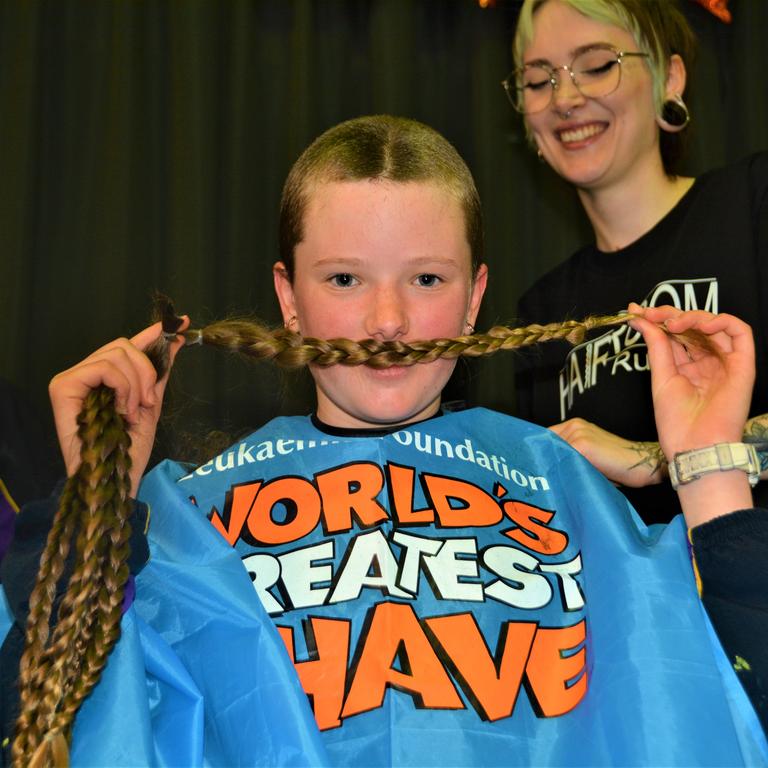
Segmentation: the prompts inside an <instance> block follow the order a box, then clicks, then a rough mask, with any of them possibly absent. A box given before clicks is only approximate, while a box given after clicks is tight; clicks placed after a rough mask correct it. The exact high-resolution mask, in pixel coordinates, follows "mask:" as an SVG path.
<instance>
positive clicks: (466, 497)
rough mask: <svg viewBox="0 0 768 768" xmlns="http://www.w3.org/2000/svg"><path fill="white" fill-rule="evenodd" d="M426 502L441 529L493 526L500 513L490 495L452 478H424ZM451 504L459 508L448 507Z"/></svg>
mask: <svg viewBox="0 0 768 768" xmlns="http://www.w3.org/2000/svg"><path fill="white" fill-rule="evenodd" d="M424 480H425V482H426V484H427V490H428V492H429V496H430V499H431V501H432V504H433V506H434V508H435V512H437V517H438V519H439V520H440V525H441V526H442V527H443V528H463V527H464V526H470V525H471V526H476V527H480V526H483V525H495V524H496V523H498V522H499V521H500V520H501V510H500V509H499V505H498V504H497V503H496V500H495V499H494V498H493V496H490V495H489V494H487V493H486V492H485V491H484V490H482V488H478V487H477V486H474V485H472V484H471V483H467V482H465V481H464V480H457V479H456V478H453V477H440V476H439V475H427V474H425V475H424ZM451 501H454V502H458V503H459V504H460V505H461V506H459V507H455V506H451Z"/></svg>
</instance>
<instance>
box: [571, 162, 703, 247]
mask: <svg viewBox="0 0 768 768" xmlns="http://www.w3.org/2000/svg"><path fill="white" fill-rule="evenodd" d="M693 182H694V179H691V178H687V177H683V176H673V177H669V176H667V175H666V173H664V170H663V169H662V168H661V167H658V168H652V169H650V170H649V171H647V172H645V173H641V174H639V175H638V174H634V175H633V176H632V177H631V178H629V177H625V178H623V179H622V180H620V181H618V182H617V183H615V184H612V185H610V186H606V187H601V188H599V189H579V190H578V193H579V198H580V200H581V204H582V205H583V206H584V210H585V212H586V214H587V216H588V217H589V221H590V223H591V224H592V229H593V230H594V232H595V240H596V243H597V247H598V248H599V249H600V250H601V251H606V252H610V251H618V250H621V249H622V248H626V247H627V246H628V245H630V244H631V243H634V242H635V240H637V239H638V238H640V237H642V236H643V235H644V234H645V233H646V232H649V231H650V230H651V229H653V227H655V226H656V224H658V223H659V222H660V221H661V220H662V219H663V218H664V217H665V216H666V215H667V214H668V213H669V212H670V211H671V210H672V209H673V208H674V207H675V206H676V205H677V203H678V202H680V200H681V199H682V197H683V196H684V195H685V193H686V192H687V191H688V190H689V189H690V188H691V186H692V184H693Z"/></svg>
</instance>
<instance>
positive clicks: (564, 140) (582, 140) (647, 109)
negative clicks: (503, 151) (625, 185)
mask: <svg viewBox="0 0 768 768" xmlns="http://www.w3.org/2000/svg"><path fill="white" fill-rule="evenodd" d="M595 43H604V44H608V45H610V46H612V47H614V48H615V49H616V50H618V51H624V52H634V51H639V48H638V45H637V43H636V42H635V39H634V37H633V36H632V35H631V34H630V33H629V32H627V31H625V30H623V29H621V28H620V27H615V26H612V25H610V24H604V23H601V22H599V21H595V20H593V19H590V18H588V17H587V16H584V15H582V14H581V13H579V12H578V11H576V10H574V9H573V8H571V7H570V6H569V5H567V4H565V3H562V2H560V1H559V0H549V1H548V2H546V3H545V4H544V5H542V6H540V8H539V9H538V10H537V11H536V13H535V14H534V17H533V38H532V40H531V44H530V45H529V46H528V48H527V49H526V51H525V54H524V57H523V59H524V63H526V64H527V63H531V62H543V63H544V64H547V65H548V66H552V67H560V66H561V65H563V64H568V65H570V63H571V61H572V60H573V57H574V55H575V54H576V53H577V52H578V51H579V50H580V49H583V48H584V47H587V46H590V45H593V44H595ZM620 66H621V68H622V69H621V81H620V83H619V86H618V88H617V89H616V90H615V91H614V92H613V93H611V94H609V95H607V96H603V97H601V98H585V97H584V96H582V95H581V94H580V93H579V91H578V90H577V89H576V87H575V86H574V84H573V82H572V80H571V78H570V75H569V74H568V73H567V72H565V71H564V70H559V71H558V77H559V84H560V87H559V88H557V89H556V90H555V92H554V94H553V98H552V101H551V103H550V104H549V106H548V107H547V108H546V109H544V110H543V111H541V112H537V113H535V114H532V115H527V116H526V121H527V124H528V126H529V128H530V131H531V133H532V134H533V137H534V140H535V141H536V145H537V146H538V149H539V150H540V152H541V153H542V155H543V156H544V159H545V160H546V161H547V163H548V164H549V165H551V166H552V168H553V169H554V170H555V171H556V172H557V173H558V174H559V175H560V176H562V177H563V178H565V179H566V180H568V181H570V182H571V183H572V184H575V185H576V186H577V187H579V188H581V189H592V190H594V189H599V188H601V187H608V186H610V185H611V184H613V183H616V182H621V181H622V180H632V179H633V178H637V177H636V175H635V174H636V172H639V173H641V174H642V173H643V172H645V171H646V170H647V169H649V168H653V169H656V168H660V167H661V155H660V151H659V137H658V127H657V124H656V109H655V106H654V101H653V83H652V79H651V74H650V71H649V69H648V67H647V65H646V63H645V61H644V59H642V58H640V57H626V58H625V59H624V60H623V62H622V64H621V65H620Z"/></svg>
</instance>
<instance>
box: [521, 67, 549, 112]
mask: <svg viewBox="0 0 768 768" xmlns="http://www.w3.org/2000/svg"><path fill="white" fill-rule="evenodd" d="M551 78H552V76H551V75H550V73H549V71H548V70H546V69H544V67H537V66H528V67H524V68H523V69H522V71H521V72H519V74H518V78H517V91H518V103H519V106H518V109H519V110H520V111H521V112H524V113H525V114H530V113H531V112H541V110H542V109H546V107H547V105H548V104H549V102H550V100H551V99H552V79H551Z"/></svg>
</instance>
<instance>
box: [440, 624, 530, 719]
mask: <svg viewBox="0 0 768 768" xmlns="http://www.w3.org/2000/svg"><path fill="white" fill-rule="evenodd" d="M426 623H427V626H428V627H429V629H430V630H431V631H432V632H433V633H434V635H435V638H436V640H437V642H438V643H440V645H442V647H443V649H444V650H445V652H446V654H447V658H446V659H444V661H445V663H446V664H447V665H448V666H449V667H450V668H451V670H452V671H453V673H454V676H455V677H456V679H457V680H458V681H459V683H460V685H461V687H462V689H463V690H464V693H465V694H466V695H467V698H468V699H469V700H470V701H471V702H472V706H473V707H474V708H475V709H476V710H477V712H478V713H479V714H480V716H481V717H482V718H483V719H485V720H499V719H501V718H502V717H509V716H510V715H511V714H512V711H513V710H514V708H515V702H516V701H517V694H518V693H519V692H520V681H521V679H522V676H523V670H524V669H525V662H526V661H527V660H528V653H529V651H530V649H531V643H532V642H533V636H534V634H535V633H536V624H535V623H533V622H522V621H521V622H512V621H510V622H507V623H506V624H504V625H503V626H502V629H501V634H500V636H499V651H498V652H497V658H496V659H495V660H494V659H493V658H491V654H490V653H489V651H488V646H487V645H486V644H485V640H484V638H483V635H482V633H481V632H480V629H479V627H478V626H477V624H476V623H475V619H474V617H473V616H472V614H469V613H462V614H455V615H452V616H441V617H438V618H434V619H427V621H426Z"/></svg>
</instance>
